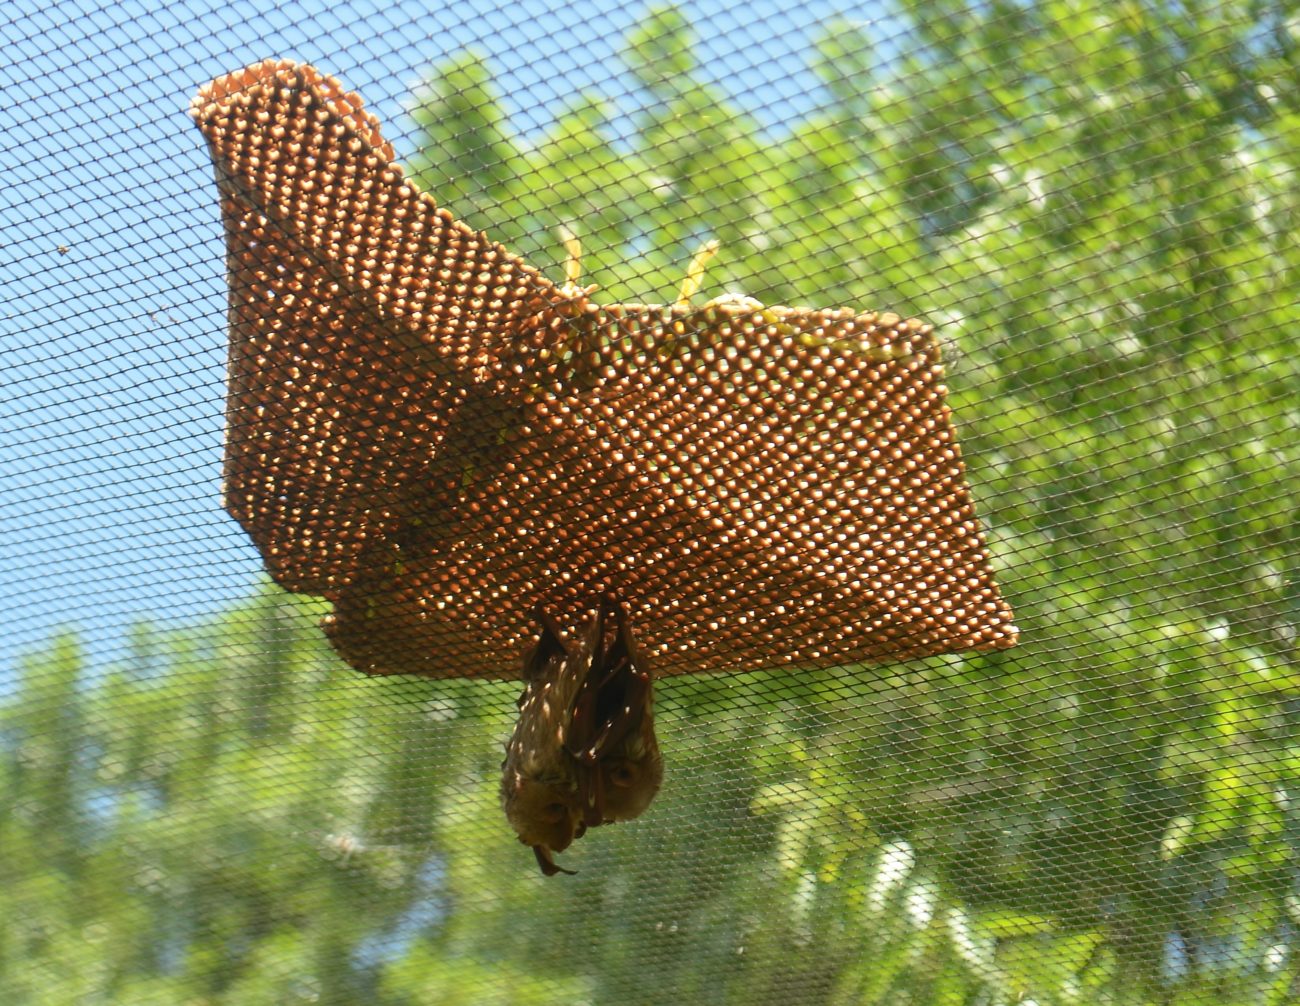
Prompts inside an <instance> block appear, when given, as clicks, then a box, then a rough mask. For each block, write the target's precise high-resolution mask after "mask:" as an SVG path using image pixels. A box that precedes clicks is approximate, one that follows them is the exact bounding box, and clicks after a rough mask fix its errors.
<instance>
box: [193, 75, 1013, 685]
mask: <svg viewBox="0 0 1300 1006" xmlns="http://www.w3.org/2000/svg"><path fill="white" fill-rule="evenodd" d="M192 114H193V115H194V117H195V119H196V121H197V122H198V124H199V126H200V128H201V129H202V130H203V132H204V135H205V136H206V137H207V138H208V140H209V143H210V144H211V147H212V153H213V158H214V160H215V163H216V168H217V177H218V180H219V183H220V186H221V190H222V195H223V201H222V208H223V214H224V218H225V222H226V235H227V241H228V246H229V255H228V261H229V273H230V286H231V302H232V308H231V346H230V359H231V363H230V375H231V376H230V397H229V401H228V405H227V416H228V422H229V428H228V432H227V439H226V468H225V470H226V500H227V505H228V507H229V508H230V510H231V512H232V513H233V514H234V515H235V516H236V517H237V518H238V519H239V520H240V522H241V523H242V524H243V525H244V527H245V529H246V530H247V531H248V532H249V533H250V534H251V535H252V536H253V539H254V541H255V542H256V543H257V545H258V547H259V548H260V550H261V551H262V553H263V555H264V556H265V558H266V561H267V564H268V568H269V569H270V570H271V571H272V573H273V574H274V576H275V577H276V579H277V580H278V581H279V582H280V583H282V584H283V585H285V586H287V587H289V588H290V589H292V590H305V591H311V592H317V593H321V594H324V595H325V596H326V597H328V598H330V600H331V601H332V602H333V603H334V612H333V614H332V615H331V616H329V618H328V620H327V624H328V627H329V633H330V637H331V639H332V640H333V641H334V643H335V645H336V646H337V648H338V650H339V652H340V653H341V654H342V655H343V656H344V657H345V658H346V659H347V660H348V662H349V663H351V664H352V665H353V666H354V667H357V668H359V669H361V670H365V671H370V672H375V673H415V674H426V675H435V676H443V675H469V676H501V675H509V674H513V673H516V668H517V665H518V663H519V655H520V653H521V652H522V648H523V645H524V642H525V639H526V638H527V636H528V634H529V632H531V629H530V628H529V627H528V618H527V615H528V612H530V611H531V610H532V609H533V608H534V606H536V605H537V604H538V603H545V604H548V605H550V606H552V607H555V608H558V609H559V610H561V611H574V610H577V611H585V610H586V609H587V608H588V607H589V606H590V604H591V603H592V602H593V601H594V599H595V598H596V597H597V596H599V594H600V593H602V592H604V591H611V592H614V593H616V594H617V595H618V596H619V597H621V598H622V599H623V601H624V603H625V604H626V605H627V607H628V609H629V611H630V612H631V614H632V616H633V621H634V623H635V624H636V625H637V631H638V635H639V638H640V639H641V640H642V645H643V646H644V648H645V651H646V654H647V656H648V657H649V659H650V660H651V662H652V664H653V665H654V666H655V667H656V668H657V669H658V670H659V672H660V673H667V674H673V673H684V672H692V671H710V670H751V669H755V668H764V667H780V666H788V665H802V666H834V665H838V664H843V663H847V662H853V661H863V660H884V659H889V658H907V657H917V656H926V655H931V654H935V653H944V652H951V651H956V650H962V649H967V648H989V647H998V646H1008V645H1011V644H1012V643H1013V642H1014V641H1015V638H1016V630H1015V629H1014V627H1013V626H1012V624H1011V613H1010V610H1009V608H1008V607H1007V605H1006V604H1005V602H1004V601H1003V600H1002V599H1001V597H1000V596H999V594H998V591H997V588H996V585H995V584H994V583H993V579H992V576H991V573H990V570H989V566H988V556H987V553H986V551H985V549H984V546H983V542H982V540H981V537H980V529H979V525H978V522H977V521H976V518H975V514H974V511H973V508H972V505H971V501H970V494H969V489H968V487H967V485H966V483H965V479H964V473H963V469H962V464H961V458H960V451H959V448H958V445H957V439H956V435H955V432H954V429H953V424H952V418H951V415H950V413H949V410H948V407H947V405H946V404H945V401H944V396H945V393H946V388H945V387H944V384H943V369H942V365H941V363H940V360H939V350H938V345H937V343H936V341H935V340H934V339H933V338H932V329H931V327H930V326H928V325H925V324H922V323H921V322H917V321H908V320H904V319H900V318H899V317H898V316H897V315H891V314H876V313H868V314H855V313H854V312H853V311H852V310H849V309H821V310H818V309H812V308H789V307H764V306H763V305H761V304H757V303H756V302H751V301H749V300H747V299H740V298H734V299H720V300H718V301H716V302H710V303H707V304H704V305H701V306H695V305H691V304H689V303H679V304H676V305H672V306H650V305H640V304H611V305H600V304H598V303H596V302H595V301H593V300H591V299H589V296H588V293H587V291H585V290H580V289H576V288H573V287H572V286H565V287H559V286H556V285H554V284H552V283H550V282H548V281H547V280H546V279H545V278H543V277H541V276H540V275H539V274H538V273H537V271H536V270H534V269H532V268H530V267H529V266H528V265H527V264H526V263H524V262H523V261H521V260H520V259H519V258H518V257H516V256H514V255H511V254H510V253H509V252H508V251H507V250H505V249H504V248H502V247H501V246H500V245H497V244H495V243H493V242H492V241H490V240H489V239H488V238H487V236H486V235H483V234H476V233H474V232H473V231H472V230H470V229H469V228H468V227H466V226H465V225H464V224H462V223H460V222H459V221H457V220H455V219H454V218H452V217H451V215H450V214H448V213H447V212H446V211H445V210H440V209H439V208H438V207H437V204H436V202H435V201H434V199H433V197H432V196H430V195H429V194H427V193H421V192H420V191H419V190H418V189H417V187H416V186H415V185H414V184H412V183H411V182H409V181H407V180H406V179H405V178H404V176H403V173H402V169H401V167H400V166H399V165H396V164H394V163H392V149H391V147H389V146H388V145H387V144H386V143H385V142H384V141H383V139H382V137H381V135H380V131H379V124H378V122H377V121H376V120H375V119H374V117H373V116H371V115H369V114H368V113H367V112H365V111H364V108H363V105H362V101H361V98H360V97H359V96H357V95H355V94H351V93H348V92H346V91H345V90H344V89H343V88H342V86H341V85H340V84H339V83H338V82H337V81H334V80H332V79H330V78H326V77H322V76H321V75H320V74H319V73H318V72H317V71H316V70H315V69H314V68H312V67H309V66H297V65H294V64H291V63H285V62H266V63H261V64H257V65H255V66H251V67H249V68H247V69H245V70H242V71H239V72H236V73H233V74H231V75H229V76H227V77H222V78H220V79H218V80H216V81H213V82H212V83H211V84H209V85H207V86H206V87H205V88H204V89H203V90H202V91H201V92H200V93H199V95H198V97H197V98H196V99H195V101H194V104H193V107H192Z"/></svg>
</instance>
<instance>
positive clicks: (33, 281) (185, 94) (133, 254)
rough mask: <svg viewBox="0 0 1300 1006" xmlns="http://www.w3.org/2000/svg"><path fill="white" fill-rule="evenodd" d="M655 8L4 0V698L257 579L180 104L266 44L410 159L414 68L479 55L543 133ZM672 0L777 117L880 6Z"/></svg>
mask: <svg viewBox="0 0 1300 1006" xmlns="http://www.w3.org/2000/svg"><path fill="white" fill-rule="evenodd" d="M647 6H648V5H646V4H643V3H634V4H628V5H625V6H618V7H617V8H616V9H615V5H611V4H606V3H591V2H577V3H562V2H558V0H524V2H500V3H492V2H491V0H474V2H453V3H450V4H445V5H440V4H437V3H430V2H428V0H421V2H406V0H403V2H398V3H389V4H371V3H365V2H352V3H343V4H338V3H288V4H280V5H277V6H276V7H275V9H273V10H272V9H270V7H271V5H270V4H266V3H260V4H252V3H244V2H234V3H229V4H224V5H219V4H197V3H175V2H168V3H158V2H150V3H130V2H128V3H103V4H100V5H95V4H91V3H88V2H71V3H53V4H50V3H40V4H38V3H34V2H32V0H17V2H14V0H10V2H9V3H7V4H6V5H5V17H4V20H3V22H0V95H3V102H0V354H3V355H2V359H3V366H0V610H2V611H3V613H4V620H5V624H4V628H3V629H2V630H0V690H2V689H3V685H4V682H6V681H9V680H12V669H13V667H14V662H15V660H16V659H17V658H18V657H19V656H20V655H21V654H22V653H23V652H26V651H30V650H32V648H33V647H35V646H36V645H37V644H39V643H40V642H41V641H42V640H43V639H45V638H47V637H48V636H49V634H50V633H51V632H52V631H53V630H55V629H57V628H59V627H62V626H73V627H77V628H79V629H80V630H82V633H83V638H85V639H86V641H87V644H88V646H89V648H90V651H91V654H92V656H93V657H94V658H95V660H96V661H97V662H106V661H111V660H112V659H114V658H115V657H116V656H117V655H118V654H119V653H120V652H121V648H122V643H123V640H124V630H125V629H126V627H127V626H129V625H130V624H131V623H132V622H133V621H134V620H136V619H138V618H140V617H142V616H143V617H148V618H150V619H153V620H155V621H157V622H160V623H164V624H166V623H172V622H174V621H176V620H183V619H187V618H193V617H195V616H198V615H202V614H204V613H207V612H212V611H215V610H218V609H220V608H221V607H223V606H226V605H229V604H231V603H232V602H234V601H237V600H239V599H241V598H243V597H246V596H247V595H248V593H249V590H250V587H251V585H252V584H253V583H254V582H255V581H256V579H257V577H258V574H259V570H260V563H259V560H258V557H257V554H256V552H255V550H254V549H253V548H252V546H251V545H250V544H249V542H248V541H247V539H246V538H245V536H244V534H243V532H242V531H240V530H239V528H238V527H237V526H236V525H235V524H234V522H233V521H232V520H230V519H229V518H228V517H227V516H226V514H225V513H224V511H222V509H221V507H220V504H219V486H220V456H221V438H222V400H223V395H224V388H223V379H224V360H225V271H224V264H223V248H222V244H221V235H220V229H219V222H218V217H217V207H216V198H215V196H216V194H215V187H214V185H213V182H212V174H211V168H210V165H209V162H208V159H207V155H206V152H205V150H204V147H203V144H202V141H201V138H200V136H199V133H198V131H197V130H196V129H195V128H194V127H193V125H192V124H191V123H190V121H189V119H188V117H187V116H186V114H185V109H186V107H187V105H188V102H189V99H190V97H191V96H192V95H193V93H194V92H195V90H196V89H197V88H198V86H199V85H200V84H202V83H204V82H206V81H208V80H210V79H211V78H213V77H215V76H218V75H220V74H222V73H225V72H228V71H230V70H232V69H235V68H237V67H240V66H243V65H245V64H248V63H251V62H255V61H256V60H259V59H263V58H266V57H268V56H282V57H291V58H294V59H298V60H301V61H306V62H312V63H315V64H316V65H317V66H319V67H321V68H322V69H323V70H325V71H327V72H329V73H333V74H335V75H336V76H338V77H340V78H341V79H342V80H343V82H344V83H345V85H346V86H347V87H349V88H350V89H352V90H357V91H360V92H361V93H362V95H363V96H364V97H365V99H366V102H367V105H368V107H370V108H371V109H372V110H373V111H374V112H375V113H376V114H377V115H378V116H379V118H380V120H381V121H382V122H383V123H384V124H385V132H386V135H387V136H388V137H389V139H390V140H392V141H393V142H394V144H395V145H396V147H397V149H398V153H399V156H402V155H405V154H407V153H409V152H410V149H411V146H410V140H409V138H408V136H407V135H406V133H407V130H409V129H410V122H409V120H408V119H406V117H405V115H404V112H403V108H404V102H405V101H406V100H407V99H408V97H409V94H410V91H411V88H412V86H413V85H414V84H415V83H416V82H418V81H419V80H421V79H422V78H423V76H424V75H425V74H426V73H427V71H428V69H429V68H430V66H432V65H433V64H435V63H437V62H439V61H440V60H442V59H443V58H445V57H446V56H448V55H450V54H452V53H455V52H457V51H460V50H462V49H464V48H466V47H472V48H474V49H476V50H477V51H479V52H481V53H483V54H485V55H486V56H487V57H488V59H489V61H490V64H491V65H492V67H493V68H494V69H495V71H496V72H497V75H498V76H497V80H498V84H499V86H500V89H501V91H502V93H503V94H504V95H505V101H506V107H507V109H508V111H509V112H510V114H511V117H512V122H513V124H514V127H515V128H516V129H517V131H518V132H520V133H521V134H525V135H529V134H535V133H536V132H537V131H538V130H540V129H542V128H544V127H545V126H546V124H547V123H548V122H549V121H550V120H551V118H552V116H553V115H554V114H555V112H556V111H557V110H558V109H559V108H560V107H562V106H563V105H564V103H565V102H566V101H569V100H571V99H572V98H574V97H575V96H576V95H577V94H578V93H579V92H581V91H584V90H594V91H596V92H599V93H601V94H603V95H604V96H605V97H607V98H609V99H612V100H614V101H615V102H618V103H621V104H622V105H623V107H625V108H626V107H629V106H628V102H629V101H630V100H631V94H630V91H629V88H630V87H631V83H630V81H629V80H628V79H627V77H626V75H619V74H618V72H617V70H618V64H617V61H616V59H615V58H614V57H615V54H616V53H617V51H618V49H619V45H620V39H621V38H622V36H623V35H624V34H625V33H626V31H627V30H628V28H629V27H631V26H632V25H634V24H635V23H637V21H638V20H639V19H640V18H641V16H642V15H643V14H644V13H645V11H646V9H647ZM680 6H681V8H682V10H683V11H684V13H685V14H686V16H687V18H688V20H689V21H690V22H691V23H692V24H693V25H694V26H695V27H696V29H697V31H698V33H699V35H700V38H701V42H700V47H701V51H702V53H704V54H705V56H706V59H707V65H708V67H709V72H710V73H711V75H712V76H713V77H714V78H715V79H716V80H717V81H718V82H719V83H720V84H721V85H722V86H723V87H724V88H725V89H726V90H727V92H729V93H730V94H732V95H733V96H734V97H735V99H736V100H737V102H738V103H739V104H740V105H742V106H743V107H746V108H748V109H749V110H751V111H752V112H754V113H755V115H756V116H757V117H758V119H759V121H761V122H763V123H764V124H765V125H766V126H768V127H769V128H771V129H773V130H774V131H778V132H779V130H780V129H781V125H782V123H785V122H789V121H790V120H791V119H793V118H795V117H797V116H798V115H799V114H801V113H803V112H806V111H807V110H808V109H810V108H812V107H814V106H815V104H816V102H817V101H818V100H819V92H818V86H817V78H816V77H815V75H813V74H812V72H811V71H810V70H809V69H808V65H809V63H810V61H811V58H812V56H813V50H812V43H813V41H814V39H815V38H816V36H817V34H818V33H819V31H820V30H821V28H822V26H824V25H826V24H827V23H829V22H830V21H832V20H834V19H835V18H836V17H837V16H839V17H847V18H850V19H853V20H855V21H859V22H865V21H867V20H868V15H867V13H866V11H867V10H868V8H867V7H864V6H863V5H861V4H854V3H851V2H848V0H844V2H840V0H806V2H804V3H802V4H800V5H798V6H793V5H790V4H782V3H773V2H758V3H754V2H718V0H703V2H688V3H683V4H681V5H680ZM870 9H871V10H875V11H877V12H878V10H879V8H878V7H877V6H876V4H875V2H874V0H873V2H872V3H871V4H870ZM435 195H436V193H435Z"/></svg>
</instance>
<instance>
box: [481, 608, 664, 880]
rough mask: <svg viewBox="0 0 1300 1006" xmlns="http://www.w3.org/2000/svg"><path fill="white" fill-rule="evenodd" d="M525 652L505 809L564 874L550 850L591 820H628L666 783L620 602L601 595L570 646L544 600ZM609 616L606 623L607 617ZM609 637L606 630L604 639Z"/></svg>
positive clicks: (545, 868) (648, 683) (549, 867)
mask: <svg viewBox="0 0 1300 1006" xmlns="http://www.w3.org/2000/svg"><path fill="white" fill-rule="evenodd" d="M534 614H535V616H536V618H537V620H538V622H539V623H540V624H541V633H540V635H539V637H538V640H537V643H536V645H535V646H533V647H532V648H531V649H530V650H529V651H528V653H527V654H526V655H525V657H524V681H525V684H524V691H523V694H522V695H520V697H519V720H518V722H517V723H516V724H515V729H514V733H513V734H511V737H510V741H509V742H508V743H507V745H506V758H505V761H504V762H503V763H502V766H501V767H502V779H501V802H502V806H503V807H504V808H505V812H506V817H507V818H508V819H509V820H510V824H511V825H512V826H513V827H514V829H515V832H516V833H517V834H518V835H519V841H521V842H522V843H524V844H525V845H531V846H532V847H533V852H534V854H535V855H536V856H537V863H538V865H539V866H540V867H541V869H542V872H543V873H544V874H546V875H547V876H552V875H554V874H556V873H561V872H563V873H568V872H570V871H568V870H562V869H561V868H560V867H559V866H557V865H556V864H555V861H554V859H553V858H552V854H553V853H556V852H562V851H563V850H564V849H566V848H568V847H569V845H570V844H571V843H572V842H573V841H574V840H575V839H578V838H581V837H582V836H583V835H584V834H585V833H586V831H587V829H588V828H594V827H597V826H599V825H602V824H612V823H614V822H615V821H629V820H631V819H632V818H634V817H636V816H637V815H639V814H640V813H641V812H642V811H644V810H645V809H646V807H648V806H649V805H650V802H651V801H652V800H653V799H654V797H655V794H656V793H657V792H658V791H659V786H660V783H661V782H662V781H663V759H662V757H661V756H660V754H659V744H658V741H657V740H656V739H655V733H654V692H653V683H652V679H651V675H650V671H649V669H648V667H647V666H646V664H645V662H644V660H643V659H642V658H641V656H640V654H639V652H638V651H637V648H636V644H635V642H634V641H633V639H632V632H631V627H630V625H629V622H628V617H627V613H626V611H625V610H624V608H623V606H622V605H621V604H620V603H618V602H617V601H616V600H615V599H614V598H613V597H612V596H609V595H606V596H605V597H604V598H602V600H601V603H600V607H599V609H598V610H597V612H596V617H595V618H594V619H593V621H592V623H591V625H590V626H589V627H588V629H587V631H586V633H585V634H584V635H583V637H582V638H581V639H580V640H579V641H578V643H577V644H576V645H571V644H569V643H566V642H565V640H564V637H563V634H562V633H561V631H560V629H559V626H558V625H557V624H556V622H555V620H554V618H553V617H552V616H551V615H550V613H549V612H547V611H546V609H545V608H543V607H542V606H540V605H539V606H538V607H537V609H536V610H535V612H534ZM611 615H613V616H614V625H613V626H612V627H611V626H610V624H609V622H610V616H611ZM607 636H612V638H611V639H609V640H608V642H607V638H606V637H607Z"/></svg>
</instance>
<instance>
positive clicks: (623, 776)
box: [609, 762, 636, 789]
mask: <svg viewBox="0 0 1300 1006" xmlns="http://www.w3.org/2000/svg"><path fill="white" fill-rule="evenodd" d="M609 781H610V782H612V783H613V784H614V785H615V786H621V787H623V788H625V789H626V788H627V787H629V786H634V785H635V784H636V768H635V766H633V765H629V764H628V763H627V762H620V763H619V764H617V765H611V766H610V768H609Z"/></svg>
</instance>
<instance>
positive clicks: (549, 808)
mask: <svg viewBox="0 0 1300 1006" xmlns="http://www.w3.org/2000/svg"><path fill="white" fill-rule="evenodd" d="M568 816H569V809H568V808H567V807H566V806H564V804H562V803H548V804H547V805H546V806H545V807H543V808H542V820H543V821H547V822H548V823H550V824H559V823H560V822H561V821H563V820H564V819H565V818H566V817H568Z"/></svg>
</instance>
